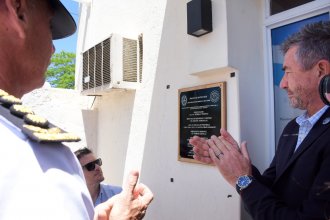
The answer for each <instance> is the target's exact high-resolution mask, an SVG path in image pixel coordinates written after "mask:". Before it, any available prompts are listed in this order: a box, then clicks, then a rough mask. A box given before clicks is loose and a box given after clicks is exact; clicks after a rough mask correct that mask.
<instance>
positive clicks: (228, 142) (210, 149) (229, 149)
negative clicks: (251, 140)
mask: <svg viewBox="0 0 330 220" xmlns="http://www.w3.org/2000/svg"><path fill="white" fill-rule="evenodd" d="M220 134H221V135H220V136H219V137H216V136H212V137H211V138H210V139H209V140H206V139H204V138H201V137H198V136H194V137H192V138H190V140H189V143H190V144H191V145H193V146H194V147H193V151H194V153H195V154H194V159H195V160H197V161H199V162H202V163H206V164H214V165H216V166H217V168H218V170H219V171H220V173H221V174H222V176H223V177H224V178H225V179H226V181H227V182H228V183H229V184H230V185H232V186H235V184H236V180H237V177H239V176H241V175H251V172H252V171H251V169H252V168H251V162H250V157H249V153H248V151H247V147H246V142H243V143H242V144H241V149H240V148H239V146H238V144H237V142H236V141H235V139H234V138H233V137H232V136H231V135H230V134H229V133H228V132H227V131H226V130H225V129H221V130H220Z"/></svg>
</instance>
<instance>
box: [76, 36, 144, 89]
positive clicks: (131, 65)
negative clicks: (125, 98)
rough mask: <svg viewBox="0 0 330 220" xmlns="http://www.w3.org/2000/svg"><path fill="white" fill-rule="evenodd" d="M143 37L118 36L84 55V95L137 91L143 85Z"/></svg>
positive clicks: (103, 42)
mask: <svg viewBox="0 0 330 220" xmlns="http://www.w3.org/2000/svg"><path fill="white" fill-rule="evenodd" d="M142 62H143V47H142V35H140V36H138V37H137V39H130V38H125V37H122V36H120V35H118V34H111V36H110V37H109V38H107V39H105V40H104V41H102V42H100V43H98V44H97V45H95V46H94V47H92V48H90V49H89V50H87V51H85V52H84V53H83V74H82V86H81V88H82V91H81V93H82V94H83V95H103V94H104V93H107V92H111V91H113V90H114V89H137V88H138V87H139V85H140V84H141V82H142Z"/></svg>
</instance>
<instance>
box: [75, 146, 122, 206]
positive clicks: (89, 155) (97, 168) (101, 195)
mask: <svg viewBox="0 0 330 220" xmlns="http://www.w3.org/2000/svg"><path fill="white" fill-rule="evenodd" d="M74 153H75V155H76V157H77V158H78V160H79V162H80V164H81V167H82V168H83V172H84V176H85V179H86V184H87V188H88V191H89V193H90V194H91V197H92V200H93V203H94V206H97V205H99V204H100V203H102V202H105V201H107V200H108V199H110V198H111V197H112V196H114V195H116V194H118V193H120V192H121V191H122V188H121V187H119V186H112V185H109V184H104V183H102V182H103V181H104V176H103V172H102V168H101V166H102V159H101V158H98V159H97V158H96V157H95V155H94V153H93V152H92V151H91V150H90V149H88V148H87V147H84V148H81V149H79V150H77V151H75V152H74Z"/></svg>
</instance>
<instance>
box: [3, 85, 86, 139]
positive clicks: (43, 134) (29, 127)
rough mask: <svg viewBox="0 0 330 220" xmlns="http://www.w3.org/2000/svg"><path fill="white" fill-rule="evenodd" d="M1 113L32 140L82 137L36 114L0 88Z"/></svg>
mask: <svg viewBox="0 0 330 220" xmlns="http://www.w3.org/2000/svg"><path fill="white" fill-rule="evenodd" d="M0 115H2V116H4V117H5V118H6V119H7V120H9V121H10V122H12V123H13V124H14V125H16V126H17V127H18V128H20V129H21V130H22V132H23V133H24V134H26V135H27V136H28V137H29V138H30V139H31V140H34V141H37V142H77V141H80V138H79V137H78V136H76V135H74V134H71V133H68V132H66V131H63V130H62V129H60V128H58V127H56V126H54V125H53V124H51V123H49V122H48V120H47V119H45V118H43V117H40V116H38V115H35V114H34V112H33V111H32V110H31V109H30V108H29V107H27V106H23V105H22V101H21V100H20V99H18V98H16V97H14V96H12V95H9V94H8V93H6V92H5V91H3V90H1V89H0Z"/></svg>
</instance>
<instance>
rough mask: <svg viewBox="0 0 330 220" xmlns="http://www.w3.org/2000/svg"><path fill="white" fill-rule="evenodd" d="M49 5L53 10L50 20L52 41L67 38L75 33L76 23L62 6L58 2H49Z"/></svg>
mask: <svg viewBox="0 0 330 220" xmlns="http://www.w3.org/2000/svg"><path fill="white" fill-rule="evenodd" d="M50 4H51V6H52V8H53V10H54V16H53V18H52V20H51V24H52V36H53V40H57V39H61V38H65V37H68V36H70V35H72V34H73V33H74V32H76V29H77V26H76V22H75V21H74V20H73V18H72V16H71V15H70V13H69V11H68V10H67V9H66V8H65V7H64V5H63V4H62V3H61V2H60V1H59V0H50Z"/></svg>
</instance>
